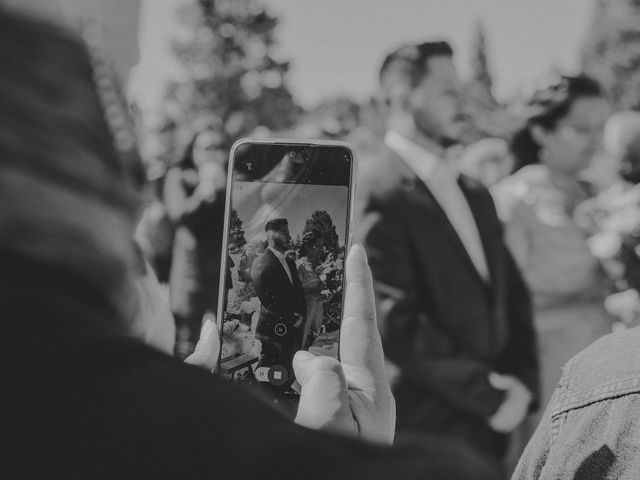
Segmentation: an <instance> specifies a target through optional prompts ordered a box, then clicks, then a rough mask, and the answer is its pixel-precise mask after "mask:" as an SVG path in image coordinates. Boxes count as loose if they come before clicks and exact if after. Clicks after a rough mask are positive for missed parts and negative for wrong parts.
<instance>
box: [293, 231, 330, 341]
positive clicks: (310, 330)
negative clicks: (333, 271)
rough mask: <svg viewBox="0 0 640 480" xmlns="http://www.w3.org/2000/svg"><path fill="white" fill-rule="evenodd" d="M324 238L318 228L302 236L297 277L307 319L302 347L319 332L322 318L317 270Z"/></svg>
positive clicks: (321, 297)
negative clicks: (302, 294) (302, 293)
mask: <svg viewBox="0 0 640 480" xmlns="http://www.w3.org/2000/svg"><path fill="white" fill-rule="evenodd" d="M323 250H324V240H323V238H322V233H321V232H320V231H318V230H309V231H307V232H306V233H305V234H304V236H303V238H302V248H301V249H300V259H299V260H298V277H299V278H300V283H302V288H303V290H304V298H305V300H306V302H307V320H306V323H305V326H304V331H303V335H302V339H303V340H302V348H307V347H309V345H310V344H311V343H313V340H314V339H315V337H316V336H317V335H318V333H319V332H320V328H321V327H322V321H323V319H324V298H323V296H322V291H323V289H324V287H323V284H322V280H321V279H320V275H319V274H318V272H317V269H318V267H319V266H320V264H321V262H322V258H321V256H322V252H323Z"/></svg>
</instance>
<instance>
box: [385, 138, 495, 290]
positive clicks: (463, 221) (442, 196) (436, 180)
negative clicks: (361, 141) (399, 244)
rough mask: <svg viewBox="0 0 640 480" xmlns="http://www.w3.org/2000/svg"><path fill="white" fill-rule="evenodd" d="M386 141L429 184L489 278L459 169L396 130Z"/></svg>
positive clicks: (461, 238)
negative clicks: (462, 187) (460, 182)
mask: <svg viewBox="0 0 640 480" xmlns="http://www.w3.org/2000/svg"><path fill="white" fill-rule="evenodd" d="M384 141H385V144H386V145H387V147H389V148H390V149H391V150H393V151H394V152H395V153H396V154H397V155H398V156H399V157H400V158H401V159H402V160H403V161H404V162H405V163H406V164H407V166H408V167H409V168H410V169H411V170H412V171H413V173H415V174H416V176H417V177H418V178H419V179H420V180H422V182H424V184H425V185H426V186H427V187H428V188H429V190H430V191H431V193H432V194H433V196H434V197H435V198H436V200H437V202H438V203H439V204H440V206H441V207H442V209H443V210H444V212H445V214H446V216H447V218H448V219H449V222H450V223H451V225H452V226H453V228H454V230H455V231H456V233H457V234H458V237H459V238H460V240H461V241H462V244H463V245H464V247H465V249H466V250H467V253H468V254H469V257H470V258H471V261H472V262H473V265H474V266H475V268H476V270H477V271H478V273H479V274H480V276H481V277H482V278H483V279H484V280H487V281H488V280H489V268H488V267H487V259H486V257H485V254H484V249H483V247H482V240H481V239H480V233H479V232H478V226H477V225H476V222H475V219H474V218H473V214H472V213H471V208H469V204H468V203H467V199H466V198H465V196H464V193H463V192H462V190H461V189H460V185H458V176H459V175H458V173H457V172H456V171H455V169H454V168H453V167H452V166H451V165H450V164H449V162H447V161H446V160H445V159H442V158H439V157H437V156H436V155H434V154H433V153H431V152H430V151H428V150H427V149H425V148H423V147H421V146H420V145H418V144H416V143H415V142H412V141H411V140H409V139H407V138H405V137H403V136H401V135H400V134H398V133H396V132H393V131H389V132H387V134H386V136H385V139H384Z"/></svg>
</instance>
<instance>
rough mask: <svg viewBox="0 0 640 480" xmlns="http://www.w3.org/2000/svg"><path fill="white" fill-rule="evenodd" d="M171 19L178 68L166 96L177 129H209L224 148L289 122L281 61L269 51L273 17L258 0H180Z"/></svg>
mask: <svg viewBox="0 0 640 480" xmlns="http://www.w3.org/2000/svg"><path fill="white" fill-rule="evenodd" d="M178 22H179V24H180V27H181V28H180V30H179V31H178V32H177V34H176V35H175V37H174V39H173V51H174V53H175V55H176V56H177V58H178V60H179V61H180V63H181V65H182V66H183V67H184V70H185V74H186V75H185V78H184V79H181V80H180V81H179V82H176V83H175V84H173V85H171V86H170V87H169V88H168V90H167V99H166V100H167V101H168V102H174V103H177V104H178V105H179V106H180V110H181V111H182V113H183V118H182V121H181V123H182V124H183V125H182V127H183V128H186V129H187V130H188V131H190V132H191V134H193V133H196V132H198V131H202V130H203V129H205V128H213V129H214V130H215V131H217V132H218V133H219V136H220V138H219V147H220V148H221V149H222V150H224V151H228V149H229V148H230V146H231V144H232V143H233V142H234V141H235V140H236V139H238V138H240V137H242V136H246V135H249V134H251V132H253V131H254V130H255V129H257V128H259V127H263V128H264V127H266V128H267V129H269V130H282V129H285V128H288V127H290V126H291V125H292V124H293V123H294V122H295V120H296V118H297V115H298V112H299V108H298V107H297V106H296V104H295V103H294V100H293V98H292V96H291V94H290V92H289V90H288V88H287V85H286V82H285V77H286V74H287V71H288V68H289V65H288V63H287V62H280V61H278V60H276V59H274V57H273V54H272V50H273V46H274V38H273V37H274V29H275V27H276V25H277V23H278V22H277V19H276V18H275V17H273V16H272V15H270V14H269V12H267V10H266V9H265V7H264V5H263V4H262V3H261V1H260V0H216V1H214V0H201V1H199V2H196V1H195V0H183V4H182V5H181V6H180V7H179V8H178Z"/></svg>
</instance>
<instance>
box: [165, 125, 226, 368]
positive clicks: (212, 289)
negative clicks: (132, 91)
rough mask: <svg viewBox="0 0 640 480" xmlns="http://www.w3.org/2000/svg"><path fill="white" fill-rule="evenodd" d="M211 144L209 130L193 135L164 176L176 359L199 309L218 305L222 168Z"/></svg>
mask: <svg viewBox="0 0 640 480" xmlns="http://www.w3.org/2000/svg"><path fill="white" fill-rule="evenodd" d="M215 146H216V144H215V138H214V134H213V132H209V131H206V132H202V133H200V134H198V135H196V136H195V138H194V139H193V141H192V142H191V143H190V145H189V147H188V148H187V151H186V153H185V156H184V158H183V159H182V161H181V162H180V163H179V164H178V165H176V166H174V167H172V168H170V169H169V171H168V172H167V175H166V178H165V186H164V201H165V205H166V208H167V214H168V215H169V218H170V220H171V221H172V222H173V224H174V227H175V238H174V245H173V255H172V256H173V261H172V265H171V271H170V274H169V303H170V305H171V310H172V311H173V315H174V317H175V320H176V344H175V354H176V356H178V357H179V358H185V357H186V356H188V355H190V354H191V353H192V352H193V349H194V348H195V345H196V343H197V340H198V338H199V335H200V327H201V323H202V319H203V317H204V314H205V313H206V312H207V311H211V312H214V313H215V312H216V309H217V305H218V286H219V284H220V254H221V253H220V252H221V249H222V231H223V223H224V201H225V196H224V191H225V186H226V173H225V165H224V161H225V160H224V157H220V156H218V155H216V152H217V150H216V149H215ZM218 157H220V158H218Z"/></svg>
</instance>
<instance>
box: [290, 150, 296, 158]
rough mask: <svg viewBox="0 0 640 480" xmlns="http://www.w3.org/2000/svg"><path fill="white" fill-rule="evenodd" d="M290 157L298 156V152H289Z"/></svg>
mask: <svg viewBox="0 0 640 480" xmlns="http://www.w3.org/2000/svg"><path fill="white" fill-rule="evenodd" d="M289 158H296V152H294V151H293V150H292V151H290V152H289Z"/></svg>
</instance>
